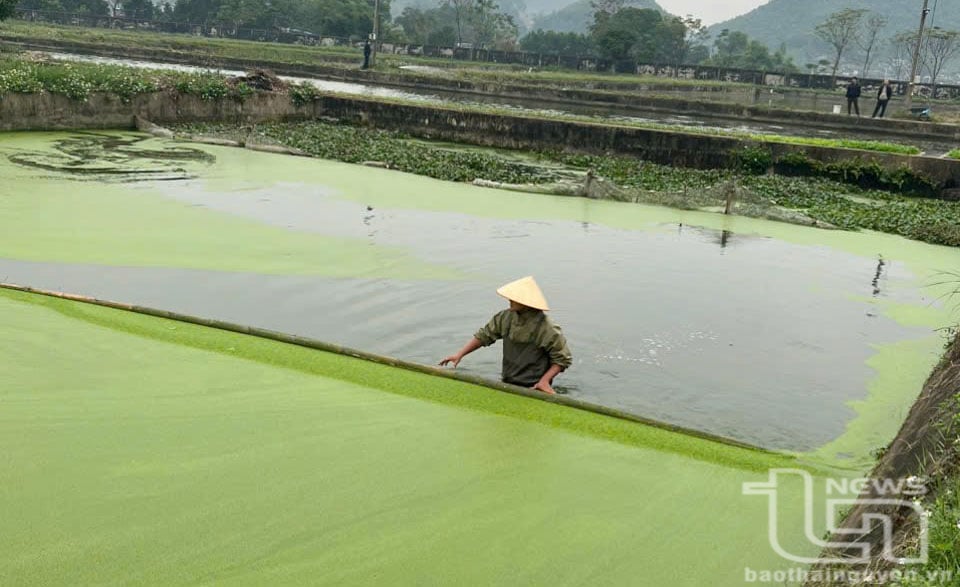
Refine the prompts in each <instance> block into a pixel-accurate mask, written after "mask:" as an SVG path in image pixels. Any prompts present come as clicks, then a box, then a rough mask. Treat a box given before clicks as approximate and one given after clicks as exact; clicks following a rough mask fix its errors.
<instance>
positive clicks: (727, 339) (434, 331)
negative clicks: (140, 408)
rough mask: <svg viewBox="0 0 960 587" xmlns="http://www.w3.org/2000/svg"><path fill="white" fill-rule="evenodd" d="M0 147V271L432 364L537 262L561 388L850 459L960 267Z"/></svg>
mask: <svg viewBox="0 0 960 587" xmlns="http://www.w3.org/2000/svg"><path fill="white" fill-rule="evenodd" d="M98 137H99V138H98ZM0 155H2V159H0V168H2V171H3V173H4V177H5V178H6V181H5V183H4V185H3V186H2V187H0V194H2V197H0V212H2V214H3V217H4V219H5V227H4V231H3V232H2V233H0V276H2V277H3V278H4V279H5V280H7V281H12V282H18V283H24V284H27V285H33V286H37V287H47V288H51V289H62V290H68V291H73V292H77V293H83V294H89V295H97V296H101V297H107V298H111V299H117V300H119V301H126V302H133V303H142V304H146V305H151V306H156V307H161V308H165V309H170V310H176V311H182V312H186V313H191V314H198V315H203V316H207V317H212V318H220V319H226V320H231V321H235V322H241V323H247V324H253V325H257V326H265V327H269V328H273V329H276V330H282V331H286V332H292V333H296V334H305V335H309V336H313V337H316V338H320V339H324V340H328V341H331V342H337V343H342V344H347V345H350V346H354V347H360V348H364V349H367V350H371V351H375V352H380V353H384V354H390V355H395V356H399V357H402V358H406V359H411V360H415V361H420V362H424V363H434V362H436V361H438V360H439V359H440V358H441V357H443V356H445V355H447V354H449V353H450V352H452V351H453V350H455V349H457V348H459V346H460V345H461V344H462V343H463V342H464V340H465V339H466V338H468V337H469V336H470V334H472V332H473V331H474V330H475V329H476V328H477V327H479V326H480V325H482V324H483V323H484V322H485V321H486V320H487V319H488V318H489V316H490V315H492V314H493V313H494V312H495V311H497V310H498V309H500V308H501V307H502V305H503V302H502V300H500V299H499V298H497V297H496V296H495V295H493V290H494V289H495V287H496V286H498V285H500V284H502V283H504V282H506V281H508V280H510V279H514V278H516V277H518V276H522V275H526V274H535V275H536V276H537V278H538V280H539V281H540V282H541V284H542V285H543V286H544V288H545V290H546V293H547V296H548V299H549V300H550V301H551V304H552V306H553V307H554V308H555V311H554V316H555V319H556V320H557V321H558V322H559V323H561V324H562V325H563V326H564V328H565V331H566V332H567V335H568V337H569V338H570V342H571V346H572V347H573V350H574V355H575V364H574V366H573V368H572V369H571V370H570V371H569V372H568V373H566V374H564V375H563V376H562V377H561V378H560V379H559V380H558V381H559V384H560V387H561V388H562V390H563V391H564V392H565V393H569V394H570V395H572V396H575V397H579V398H583V399H587V400H589V401H592V402H596V403H601V404H605V405H610V406H613V407H617V408H620V409H625V410H629V411H632V412H635V413H637V414H640V415H644V416H647V417H653V418H659V419H662V420H665V421H668V422H672V423H676V424H681V425H684V426H689V427H693V428H698V429H702V430H705V431H709V432H714V433H718V434H723V435H727V436H731V437H734V438H737V439H740V440H745V441H748V442H752V443H755V444H759V445H762V446H765V447H769V448H775V449H781V450H788V451H795V452H802V453H805V454H806V455H807V458H811V457H813V458H816V459H818V460H820V461H822V462H825V463H828V464H831V465H836V466H845V467H849V468H851V469H853V470H863V469H864V468H866V467H867V466H869V463H870V461H871V456H870V455H871V452H872V451H873V450H875V449H877V448H879V447H881V446H883V445H885V444H886V442H888V441H889V439H890V438H891V437H892V435H893V434H894V433H895V431H896V429H897V427H898V426H899V424H900V422H901V421H902V419H903V417H904V416H905V415H906V411H907V409H908V408H909V405H910V404H911V402H912V400H913V399H914V398H915V397H916V394H917V393H918V392H919V389H920V386H921V384H922V382H923V380H924V378H925V377H926V375H927V373H929V371H930V369H931V367H932V365H933V364H934V362H935V361H936V359H937V357H938V356H939V352H940V350H941V346H942V338H941V337H940V336H939V335H938V334H936V333H935V329H936V328H938V327H941V326H944V325H946V324H949V323H950V322H951V317H950V315H949V313H948V310H947V308H945V307H944V306H943V304H942V303H941V302H939V301H937V298H938V297H939V296H940V295H941V294H942V293H943V289H942V288H940V289H938V288H936V287H928V285H929V284H930V283H932V282H935V281H937V280H938V277H937V273H938V272H939V271H944V270H950V269H952V268H954V267H956V266H957V264H958V261H960V253H958V251H956V250H952V249H946V248H941V247H933V246H929V245H924V244H920V243H915V242H910V241H906V240H904V239H900V238H895V237H890V236H886V235H878V234H852V233H844V232H828V231H822V230H815V229H810V228H803V227H794V226H788V225H783V224H777V223H771V222H765V221H759V220H751V219H745V218H725V217H721V216H717V215H712V214H705V213H692V212H683V211H676V210H669V209H663V208H655V207H648V206H637V205H629V204H620V203H612V202H596V201H588V200H581V199H571V198H560V197H548V196H538V195H528V194H516V193H509V192H502V191H497V190H486V189H480V188H475V187H472V186H465V185H457V184H450V183H443V182H437V181H434V180H429V179H424V178H419V177H413V176H409V175H405V174H399V173H395V172H391V171H386V170H380V169H370V168H363V167H357V166H350V165H344V164H338V163H331V162H324V161H317V160H309V159H302V158H293V157H284V156H279V155H270V154H264V153H255V152H250V151H244V150H237V149H228V148H216V147H209V146H199V145H188V144H182V143H171V142H166V141H161V140H156V139H145V138H144V137H137V136H136V135H130V134H126V133H106V134H102V133H101V134H99V135H98V134H90V133H83V134H76V133H72V134H8V135H4V136H2V137H0ZM498 360H499V357H498V353H497V350H496V349H494V350H489V351H482V352H478V353H475V354H474V355H472V356H471V357H469V358H468V359H467V360H466V361H465V362H464V363H463V364H462V366H461V368H463V369H466V370H469V371H471V372H474V373H479V374H482V375H486V376H489V377H496V375H497V370H498Z"/></svg>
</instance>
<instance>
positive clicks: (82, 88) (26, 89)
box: [0, 57, 253, 101]
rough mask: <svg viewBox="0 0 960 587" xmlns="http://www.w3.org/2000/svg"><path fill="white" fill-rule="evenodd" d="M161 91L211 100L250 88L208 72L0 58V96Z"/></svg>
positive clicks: (83, 97)
mask: <svg viewBox="0 0 960 587" xmlns="http://www.w3.org/2000/svg"><path fill="white" fill-rule="evenodd" d="M164 90H174V91H177V92H179V93H181V94H190V95H196V96H200V97H202V98H204V99H206V100H215V99H219V98H225V97H228V96H232V97H235V98H238V99H243V98H244V97H246V96H249V95H251V94H252V93H253V90H252V89H251V88H249V87H248V86H246V85H245V84H243V83H239V84H236V85H232V84H230V83H229V82H228V80H227V78H226V77H224V76H222V75H218V74H216V73H212V72H194V73H186V72H177V71H160V70H145V69H137V68H132V67H118V66H115V65H92V64H86V63H69V62H64V63H32V62H29V61H24V60H21V59H16V58H2V57H0V96H2V95H3V94H5V93H18V94H36V93H40V92H49V93H51V94H62V95H64V96H68V97H70V98H72V99H74V100H79V101H85V100H86V99H87V98H88V97H89V96H90V94H91V93H94V92H106V93H110V94H115V95H117V96H119V97H120V98H121V99H123V100H124V101H129V100H130V99H131V98H133V97H134V96H136V95H139V94H148V93H152V92H159V91H164Z"/></svg>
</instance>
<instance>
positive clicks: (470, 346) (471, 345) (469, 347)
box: [440, 337, 483, 369]
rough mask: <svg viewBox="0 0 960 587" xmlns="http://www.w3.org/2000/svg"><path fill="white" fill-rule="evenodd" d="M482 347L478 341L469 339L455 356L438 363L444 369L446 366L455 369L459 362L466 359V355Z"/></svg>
mask: <svg viewBox="0 0 960 587" xmlns="http://www.w3.org/2000/svg"><path fill="white" fill-rule="evenodd" d="M482 346H483V344H481V343H480V341H479V340H477V339H476V337H474V338H471V339H470V341H469V342H468V343H467V344H465V345H463V348H462V349H460V351H459V352H458V353H457V354H455V355H450V356H449V357H447V358H446V359H444V360H442V361H440V366H441V367H446V366H447V365H451V366H452V367H453V368H454V369H456V368H457V365H459V364H460V361H462V360H463V358H464V357H466V356H467V355H469V354H470V353H472V352H473V351H475V350H477V349H478V348H480V347H482Z"/></svg>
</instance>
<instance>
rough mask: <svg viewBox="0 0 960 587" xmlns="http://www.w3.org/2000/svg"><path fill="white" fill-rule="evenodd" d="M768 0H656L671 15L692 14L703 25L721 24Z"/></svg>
mask: <svg viewBox="0 0 960 587" xmlns="http://www.w3.org/2000/svg"><path fill="white" fill-rule="evenodd" d="M767 2H769V0H657V3H658V4H660V6H663V8H664V10H666V11H667V12H670V13H671V14H676V15H679V16H685V15H687V14H692V15H693V16H695V17H696V18H699V19H701V20H702V21H703V24H715V23H718V22H723V21H725V20H727V19H729V18H733V17H734V16H738V15H741V14H744V13H746V12H750V11H751V10H753V9H754V8H756V7H757V6H760V5H762V4H766V3H767Z"/></svg>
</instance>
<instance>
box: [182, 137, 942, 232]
mask: <svg viewBox="0 0 960 587" xmlns="http://www.w3.org/2000/svg"><path fill="white" fill-rule="evenodd" d="M178 130H179V131H181V132H184V133H189V134H202V135H210V136H223V137H229V138H238V139H247V138H248V137H249V138H250V139H251V140H252V141H254V142H268V143H273V144H280V145H285V146H288V147H293V148H296V149H300V150H302V151H305V152H307V153H309V154H311V155H315V156H317V157H322V158H325V159H333V160H337V161H344V162H347V163H363V162H366V161H379V162H382V163H385V164H387V165H388V166H390V167H391V168H394V169H398V170H400V171H405V172H409V173H415V174H418V175H424V176H428V177H433V178H436V179H442V180H449V181H473V180H474V179H485V180H490V181H497V182H503V183H512V184H520V183H530V184H538V183H540V184H542V183H552V182H555V181H557V179H558V178H557V173H558V168H559V169H564V168H566V169H580V170H583V169H593V170H594V171H595V173H596V174H597V175H598V176H599V177H602V178H605V179H606V180H608V181H610V182H612V183H614V184H615V185H617V186H619V187H620V188H623V189H625V190H629V191H630V192H631V193H636V194H642V195H641V196H639V197H642V201H648V202H652V203H663V204H670V203H671V202H670V200H669V198H665V197H660V196H658V194H677V193H682V194H683V203H682V204H679V205H682V206H684V207H704V206H715V205H717V201H716V197H715V193H716V192H717V190H718V189H722V188H723V186H724V185H726V184H729V183H731V182H733V183H735V184H736V185H737V186H739V189H741V190H742V191H743V192H744V193H746V194H749V199H750V202H748V203H749V205H751V206H755V207H757V208H770V207H779V208H787V209H791V210H797V211H800V212H802V213H803V214H804V215H806V216H808V217H810V218H812V219H815V220H818V221H821V222H826V223H829V224H832V225H834V226H837V227H839V228H843V229H848V230H860V229H867V230H876V231H880V232H887V233H891V234H897V235H901V236H905V237H907V238H912V239H916V240H921V241H925V242H929V243H934V244H944V245H950V246H960V203H954V202H944V201H939V200H927V199H918V198H908V197H904V196H900V195H895V194H891V193H888V192H881V191H877V190H864V189H860V188H858V187H855V186H850V185H846V184H842V183H839V182H837V181H832V180H829V179H824V178H810V177H784V176H777V175H752V174H750V173H748V172H745V171H742V170H735V169H726V170H695V169H680V168H674V167H670V166H665V165H656V164H653V163H649V162H644V161H638V160H636V159H633V158H630V157H617V156H593V155H574V154H568V153H559V152H554V153H539V154H536V155H535V158H534V161H532V162H530V161H523V160H521V159H519V158H511V157H508V156H505V155H502V154H498V153H496V152H493V151H490V150H476V149H473V150H458V149H450V148H445V147H443V146H437V145H431V144H429V143H423V142H412V141H410V140H407V138H406V137H405V136H403V135H402V134H399V133H394V132H387V131H377V130H370V129H366V128H358V127H352V126H344V125H334V124H328V123H321V122H310V123H298V124H279V123H278V124H266V125H259V126H255V127H242V126H235V125H185V126H182V127H180V128H179V129H178ZM675 205H676V204H675Z"/></svg>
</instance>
